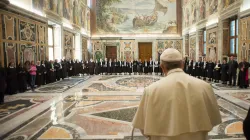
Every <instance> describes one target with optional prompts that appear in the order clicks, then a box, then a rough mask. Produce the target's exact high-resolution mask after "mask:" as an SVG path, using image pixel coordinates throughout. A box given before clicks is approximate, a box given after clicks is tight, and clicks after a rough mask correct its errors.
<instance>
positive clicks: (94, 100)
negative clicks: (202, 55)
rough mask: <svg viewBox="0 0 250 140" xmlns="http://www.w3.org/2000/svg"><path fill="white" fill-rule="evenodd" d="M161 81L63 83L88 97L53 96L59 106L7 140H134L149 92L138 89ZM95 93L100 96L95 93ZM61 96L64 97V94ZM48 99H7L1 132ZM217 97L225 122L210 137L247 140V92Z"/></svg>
mask: <svg viewBox="0 0 250 140" xmlns="http://www.w3.org/2000/svg"><path fill="white" fill-rule="evenodd" d="M159 79H160V77H156V76H98V77H94V78H93V79H92V78H91V80H89V81H88V82H90V84H89V85H86V83H82V82H80V83H78V82H79V81H78V80H82V79H81V78H72V79H70V81H65V82H63V83H61V85H64V86H65V85H67V86H72V88H76V89H83V90H82V91H83V92H79V93H78V92H77V93H67V92H65V93H63V94H53V95H54V96H56V97H55V98H54V99H55V100H54V99H53V102H52V103H51V104H48V105H47V106H48V108H47V110H45V111H43V112H42V114H39V115H38V116H36V117H35V118H33V119H32V121H29V123H27V124H24V125H22V126H21V127H19V128H18V129H16V130H15V131H13V132H12V133H10V135H6V137H4V140H16V139H18V140H19V139H21V140H22V139H23V140H24V139H30V140H35V139H105V140H106V139H117V140H120V139H125V140H129V139H131V131H132V126H131V122H132V120H133V118H134V115H135V113H136V110H137V107H138V105H139V103H140V97H141V94H142V93H143V90H139V91H138V92H134V91H136V90H137V89H138V88H137V87H140V89H143V87H144V85H145V86H146V85H149V84H151V83H152V82H155V81H157V80H159ZM71 82H73V83H71ZM76 83H78V86H77V87H74V86H73V85H75V84H76ZM93 85H95V86H93ZM81 86H82V87H81ZM49 87H55V88H54V89H49V90H50V92H51V91H53V90H55V89H56V87H57V86H55V85H49ZM91 88H92V89H91ZM86 89H89V90H88V91H87V90H86ZM60 90H61V89H60ZM60 90H59V91H60ZM94 91H98V92H96V93H92V92H94ZM111 91H112V92H111ZM60 92H63V90H62V91H60ZM44 93H45V94H44V95H46V96H42V95H40V94H43V93H40V94H39V95H37V96H35V95H34V97H33V96H30V97H29V96H27V95H26V96H24V97H18V96H17V97H15V99H14V96H11V98H9V99H8V98H7V100H6V101H7V102H9V103H7V104H6V107H2V106H0V111H6V110H9V111H8V112H10V114H9V116H7V117H6V116H4V112H3V113H1V114H0V115H2V116H0V127H3V128H4V126H1V122H2V121H8V120H7V118H8V117H10V116H14V117H15V115H18V114H19V112H22V111H26V110H31V111H32V109H33V108H34V107H35V106H38V107H39V105H41V103H44V102H45V101H47V100H49V99H51V98H52V96H50V97H48V93H47V92H44ZM135 93H136V95H135ZM215 93H216V97H217V102H218V105H219V109H220V113H221V116H222V121H223V122H222V123H221V124H220V125H218V126H216V127H214V128H213V130H212V131H211V132H209V138H210V139H221V140H223V139H228V140H230V139H232V140H233V139H234V138H239V139H244V135H243V130H242V127H243V126H242V121H243V120H244V118H245V117H246V114H247V109H246V108H244V107H242V106H241V105H242V104H243V103H244V104H246V103H249V105H250V101H249V96H250V93H249V92H247V91H246V90H244V91H237V90H224V89H223V90H219V91H218V90H215ZM29 94H30V93H29ZM34 94H35V93H34ZM24 95H25V93H24ZM62 95H64V96H62ZM25 97H26V98H25ZM50 101H52V100H50ZM43 105H44V104H43ZM15 109H16V110H15ZM6 114H8V113H6ZM3 118H4V119H3ZM5 118H6V119H5ZM12 118H13V117H12ZM1 119H2V120H1ZM156 119H157V116H156ZM1 135H2V134H0V136H1ZM144 139H145V137H143V136H141V134H140V132H139V130H135V137H134V140H144Z"/></svg>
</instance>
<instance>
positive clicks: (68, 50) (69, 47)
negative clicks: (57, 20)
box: [64, 31, 74, 60]
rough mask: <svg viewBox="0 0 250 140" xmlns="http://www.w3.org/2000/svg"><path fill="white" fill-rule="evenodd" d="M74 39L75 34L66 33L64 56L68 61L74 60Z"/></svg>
mask: <svg viewBox="0 0 250 140" xmlns="http://www.w3.org/2000/svg"><path fill="white" fill-rule="evenodd" d="M73 38H74V34H73V33H70V32H67V31H64V56H65V59H66V60H71V59H74V55H73V54H74V46H73Z"/></svg>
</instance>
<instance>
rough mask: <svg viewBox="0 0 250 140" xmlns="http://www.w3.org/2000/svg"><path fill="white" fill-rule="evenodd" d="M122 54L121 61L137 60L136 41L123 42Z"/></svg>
mask: <svg viewBox="0 0 250 140" xmlns="http://www.w3.org/2000/svg"><path fill="white" fill-rule="evenodd" d="M120 53H121V54H122V56H123V57H122V58H121V60H126V61H131V60H134V59H135V56H134V55H135V53H136V49H135V40H122V41H121V48H120Z"/></svg>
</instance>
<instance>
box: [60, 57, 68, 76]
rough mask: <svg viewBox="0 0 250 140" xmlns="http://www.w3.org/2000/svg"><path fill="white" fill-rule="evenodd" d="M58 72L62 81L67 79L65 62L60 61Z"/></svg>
mask: <svg viewBox="0 0 250 140" xmlns="http://www.w3.org/2000/svg"><path fill="white" fill-rule="evenodd" d="M60 72H61V74H60V75H61V78H62V79H64V78H66V77H67V62H66V61H65V60H61V64H60Z"/></svg>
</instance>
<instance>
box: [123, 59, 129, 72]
mask: <svg viewBox="0 0 250 140" xmlns="http://www.w3.org/2000/svg"><path fill="white" fill-rule="evenodd" d="M122 72H123V73H124V75H126V74H127V72H128V62H127V61H126V60H124V61H123V64H122Z"/></svg>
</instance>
